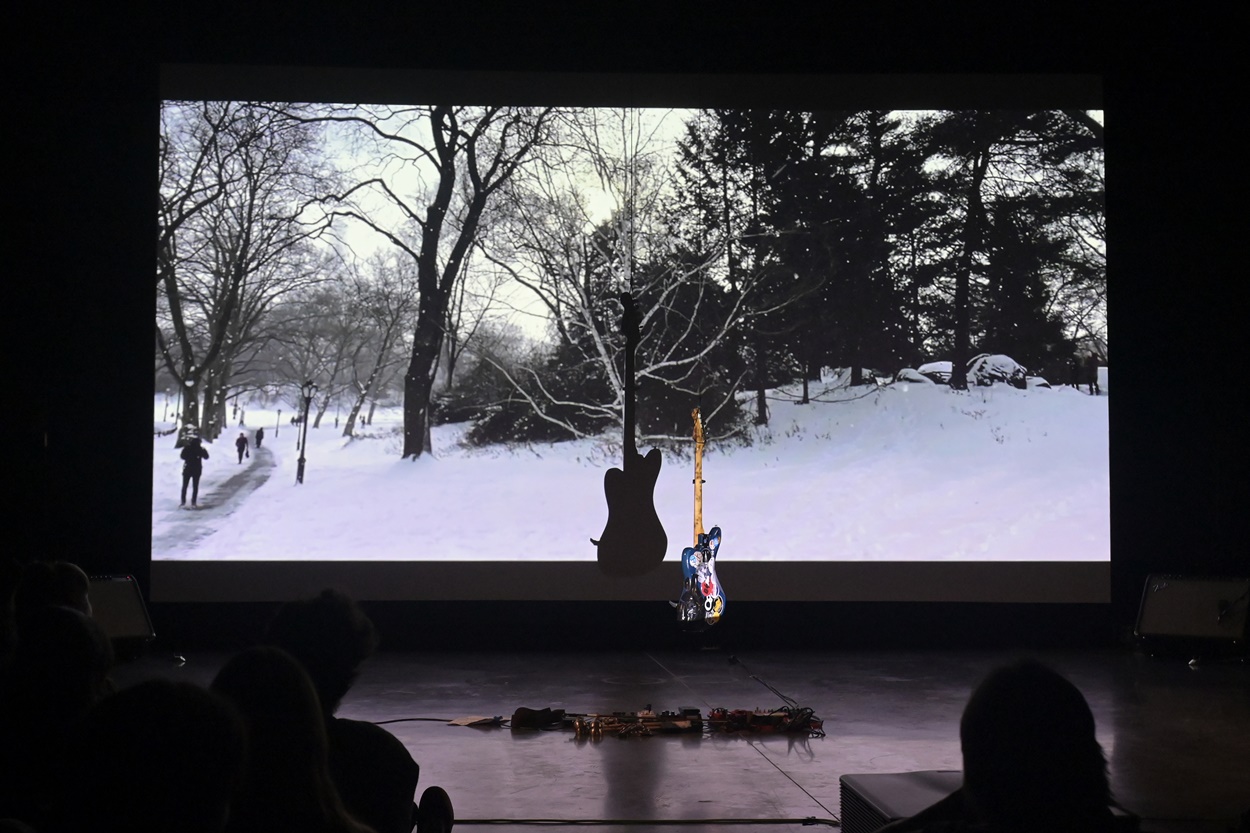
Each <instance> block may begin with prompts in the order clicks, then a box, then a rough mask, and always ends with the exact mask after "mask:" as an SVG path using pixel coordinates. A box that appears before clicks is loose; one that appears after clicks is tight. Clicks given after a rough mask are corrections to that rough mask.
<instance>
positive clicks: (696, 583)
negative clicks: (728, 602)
mask: <svg viewBox="0 0 1250 833" xmlns="http://www.w3.org/2000/svg"><path fill="white" fill-rule="evenodd" d="M720 540H721V532H720V527H719V526H714V527H712V531H711V532H707V533H702V534H700V535H699V543H698V544H697V545H696V546H693V547H686V548H685V549H684V550H682V551H681V572H682V576H683V577H684V579H685V581H684V582H683V584H682V589H681V598H680V599H679V600H678V602H677V614H678V618H679V619H680V620H681V621H682V622H684V623H686V624H694V625H697V624H705V625H715V624H716V623H717V622H718V621H719V620H720V617H721V614H723V613H724V612H725V591H724V589H723V588H722V587H721V583H720V579H718V578H717V577H716V551H717V550H719V549H720Z"/></svg>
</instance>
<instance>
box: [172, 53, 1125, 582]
mask: <svg viewBox="0 0 1250 833" xmlns="http://www.w3.org/2000/svg"><path fill="white" fill-rule="evenodd" d="M159 75H160V80H159V91H160V94H159V99H160V100H162V101H164V100H221V99H231V100H269V101H319V102H329V101H337V102H354V103H386V102H394V101H398V100H409V101H414V100H419V99H421V98H428V99H429V100H444V101H445V100H449V99H454V100H455V101H457V102H458V103H465V104H474V103H488V102H492V103H493V102H498V101H501V100H506V101H507V103H509V104H516V105H525V104H562V105H566V106H576V105H583V106H591V105H598V106H683V107H699V106H702V107H712V106H734V107H758V106H773V107H801V108H821V107H827V108H833V107H847V108H867V107H889V108H891V109H938V108H943V109H949V108H959V107H992V108H1001V107H1019V108H1028V107H1053V106H1058V105H1060V104H1061V105H1062V106H1067V107H1073V106H1076V107H1081V108H1083V109H1101V108H1102V107H1103V78H1102V77H1101V76H1100V75H1095V74H1060V73H1056V74H1031V75H1030V74H1020V75H1009V74H984V75H971V74H758V73H755V74H733V73H707V74H701V73H636V72H622V73H602V72H598V73H590V72H587V73H581V72H560V73H555V72H516V73H513V72H497V71H461V70H456V71H435V70H417V69H405V68H385V69H380V68H361V67H310V66H256V65H241V64H240V65H209V64H172V63H166V64H162V65H160V67H159ZM153 257H155V253H153ZM1113 422H1114V420H1113ZM1108 466H1109V467H1110V466H1111V461H1110V460H1108ZM1113 481H1114V477H1113ZM1112 491H1113V496H1112V503H1114V483H1113V489H1112ZM1115 538H1116V532H1115V527H1114V525H1113V528H1112V543H1113V549H1112V553H1111V556H1110V559H1109V560H1107V561H1097V562H1063V561H1047V562H1007V561H977V562H918V561H905V562H903V561H884V562H865V561H821V562H810V563H802V564H793V565H789V564H785V563H778V562H755V563H752V562H733V561H732V560H727V561H726V562H724V563H719V562H718V565H717V572H718V575H719V577H720V579H721V580H722V582H723V583H724V586H725V588H726V595H727V598H728V600H729V602H730V603H731V604H732V602H734V601H765V602H771V601H813V602H970V603H983V602H984V603H1044V604H1059V603H1077V604H1105V603H1108V602H1110V601H1111V574H1112V563H1113V562H1114V559H1115V553H1114V541H1115ZM149 557H150V556H149ZM671 563H672V564H673V566H676V562H671ZM664 564H665V565H667V564H670V562H669V561H666V562H664ZM679 585H680V575H679V574H678V571H676V570H674V569H656V570H652V571H651V572H649V573H648V574H646V575H644V576H641V577H637V578H618V577H609V576H606V575H605V574H604V573H603V572H602V571H601V570H600V569H599V567H598V565H597V564H596V563H595V562H594V561H586V562H528V563H520V562H503V561H499V562H448V561H384V562H357V561H312V562H269V561H229V562H208V561H183V560H151V561H150V596H151V599H152V601H154V602H273V601H286V600H290V599H296V598H304V597H307V596H310V595H313V594H315V593H317V592H319V591H320V590H321V589H322V588H324V587H327V586H334V587H338V588H340V589H342V590H344V591H346V592H348V593H349V594H351V595H352V596H353V597H355V598H357V599H360V600H369V601H422V600H454V601H466V602H473V601H609V600H610V601H639V602H642V601H646V602H654V601H655V600H657V599H668V598H674V597H676V596H677V595H678V594H679V592H680V586H679Z"/></svg>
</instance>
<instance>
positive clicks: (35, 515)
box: [4, 2, 1247, 644]
mask: <svg viewBox="0 0 1250 833" xmlns="http://www.w3.org/2000/svg"><path fill="white" fill-rule="evenodd" d="M283 5H287V4H283ZM289 5H290V6H291V8H290V9H285V10H275V9H274V6H273V4H246V3H234V4H231V3H224V4H214V5H213V6H212V8H211V9H210V8H206V7H199V8H191V7H190V6H189V5H185V4H177V3H167V4H162V5H160V6H159V7H158V6H157V5H156V4H155V3H151V4H147V5H141V6H139V7H137V9H132V10H131V11H129V12H116V11H114V10H109V11H108V12H104V11H100V10H94V9H89V10H82V11H80V12H76V13H75V16H74V17H73V18H72V19H69V18H68V16H66V19H63V20H56V21H51V22H47V23H46V24H43V25H41V26H40V27H36V29H35V31H31V32H26V33H23V36H22V37H19V38H17V39H16V41H17V44H18V53H17V59H16V61H15V62H14V64H13V67H14V73H15V75H14V83H12V84H11V86H10V89H11V90H12V92H13V93H14V96H15V97H14V101H13V103H12V104H11V105H10V108H9V110H10V112H11V113H12V114H13V115H12V116H11V117H10V119H8V121H9V125H10V127H9V130H8V131H6V132H8V133H10V135H11V137H16V138H17V140H18V142H19V150H18V151H17V152H13V151H10V153H9V159H8V167H9V168H10V169H11V170H12V171H14V172H15V173H17V175H18V176H17V179H16V180H15V181H12V182H11V185H12V187H13V190H12V191H11V192H10V194H9V197H10V200H9V208H10V212H12V211H13V210H14V209H16V211H17V213H18V215H19V217H18V219H17V223H16V225H14V224H13V222H12V220H11V221H10V224H9V228H7V229H6V238H7V239H8V241H9V245H8V249H9V252H10V254H12V255H15V257H10V258H8V262H7V264H6V265H7V267H8V268H7V269H6V271H7V272H8V280H7V281H6V285H7V287H8V293H7V300H6V304H5V307H6V311H7V313H8V316H9V317H11V318H12V319H13V320H12V321H11V323H10V325H9V326H8V327H7V328H6V339H8V340H9V344H8V347H7V349H6V351H5V354H6V358H7V361H6V368H7V370H6V374H5V375H6V377H7V378H6V382H7V384H5V387H6V388H7V392H8V395H9V397H10V398H11V403H10V405H9V407H7V408H6V409H5V411H4V412H5V413H6V415H10V414H11V415H12V416H11V417H10V418H11V420H12V428H11V429H10V431H9V432H6V433H8V435H9V436H11V437H15V438H16V440H15V442H16V445H17V455H16V458H15V459H16V460H17V465H16V466H15V467H13V468H11V469H10V472H9V478H10V483H11V485H15V486H16V490H17V492H18V495H17V497H16V498H14V499H11V504H10V505H11V513H12V517H13V519H14V523H13V528H12V532H11V534H10V535H9V536H7V537H8V539H9V540H12V541H14V542H15V543H16V547H15V550H16V551H17V553H18V554H20V555H27V556H29V555H39V556H44V555H56V556H57V557H63V558H69V559H71V560H75V561H77V562H78V563H80V564H82V565H83V566H84V567H86V568H87V569H88V570H89V571H91V572H101V573H110V572H127V573H134V574H135V575H137V576H139V577H140V579H141V581H142V582H143V583H144V584H145V585H146V576H147V558H148V546H149V540H148V515H147V506H148V503H149V500H150V491H151V484H150V465H149V460H148V448H149V447H150V446H149V443H150V441H151V440H150V435H149V434H148V429H147V426H148V422H149V416H150V414H149V407H150V406H149V404H148V403H149V402H150V396H151V386H152V376H151V374H150V372H149V370H148V368H147V366H146V365H145V363H144V362H143V361H141V360H139V361H136V358H135V357H142V356H146V355H149V350H150V346H151V340H152V338H153V334H152V331H151V323H150V322H151V315H150V310H151V309H152V305H153V289H152V283H151V281H152V280H153V278H152V274H153V268H152V251H151V247H150V245H149V244H148V242H147V240H148V239H152V238H154V236H155V228H154V219H153V218H154V211H155V203H154V199H153V194H154V193H155V188H156V169H155V136H156V135H157V121H156V107H155V102H156V101H157V100H158V91H157V77H158V75H157V68H158V66H159V64H160V63H161V62H162V61H170V62H206V63H210V62H241V63H265V64H289V65H318V64H331V65H333V64H338V65H349V66H376V67H387V66H402V67H413V68H446V69H488V70H518V69H520V70H537V71H587V70H589V71H599V72H605V71H606V72H611V71H628V72H647V71H662V72H779V73H786V72H863V73H879V72H912V73H916V72H943V73H950V72H954V73H977V72H1033V73H1047V72H1093V73H1100V74H1103V75H1104V76H1105V79H1106V110H1107V117H1106V121H1107V137H1108V138H1107V142H1108V162H1107V182H1108V191H1109V195H1108V218H1109V221H1108V225H1109V234H1110V242H1109V246H1108V250H1109V262H1110V269H1111V272H1110V276H1109V277H1110V281H1109V282H1110V286H1111V297H1110V302H1109V307H1110V314H1111V330H1112V331H1113V333H1114V338H1113V339H1112V341H1113V344H1114V350H1113V353H1114V356H1113V364H1114V373H1115V379H1114V385H1113V387H1114V391H1113V394H1114V395H1113V396H1112V399H1111V405H1110V407H1111V423H1112V431H1111V442H1112V446H1111V453H1112V461H1111V462H1112V551H1113V559H1114V561H1113V570H1114V574H1113V582H1114V605H1113V606H1112V607H1111V608H1109V609H1107V610H1104V611H1101V612H1099V613H1090V612H1088V611H1086V612H1081V611H1072V610H1063V609H1060V608H1051V609H1050V610H1049V611H1048V612H1047V611H1042V612H1039V611H1038V610H1035V609H1021V608H1016V609H1009V610H1003V609H1001V608H995V607H993V606H991V607H990V608H980V607H977V606H958V607H957V608H954V609H946V610H943V611H936V609H935V608H933V607H926V606H917V605H896V606H869V607H867V608H856V609H852V608H849V607H847V606H837V607H836V608H835V607H834V606H824V607H820V606H816V607H813V606H811V605H805V606H788V607H786V606H767V605H764V606H755V607H754V609H752V608H750V607H748V606H745V605H744V606H742V607H741V608H740V610H741V611H742V614H741V618H740V621H743V622H745V623H753V624H751V625H750V626H751V627H755V626H758V628H759V629H761V630H759V631H758V632H759V633H763V632H764V629H767V628H771V630H768V633H769V634H773V633H776V634H780V637H779V638H784V636H785V634H787V633H795V632H796V631H795V629H796V628H798V629H803V630H807V631H812V630H818V629H820V628H821V627H823V623H832V624H833V625H836V626H837V628H840V630H837V632H838V633H846V632H848V631H851V630H854V629H855V628H854V627H853V623H854V622H859V623H861V624H863V623H867V625H866V628H867V632H868V633H870V634H873V635H875V636H874V637H873V638H876V639H886V640H887V641H888V640H889V639H891V638H893V639H897V640H898V641H900V642H906V641H908V637H907V635H908V634H913V635H914V634H917V633H922V632H926V633H930V634H933V633H935V631H933V630H932V628H929V630H928V631H926V630H925V628H926V626H928V625H930V624H931V622H932V621H933V619H934V617H935V613H937V612H940V613H941V616H940V617H939V618H941V619H942V620H943V621H948V622H952V621H953V622H955V623H956V624H955V625H953V626H952V627H950V628H947V629H943V630H940V631H937V633H941V634H945V636H943V637H941V638H942V639H945V640H947V641H948V643H950V644H954V643H961V644H962V643H965V642H968V641H970V640H975V639H976V638H977V637H976V636H975V634H976V633H978V632H984V631H985V630H986V629H985V628H984V627H983V626H984V625H985V623H987V622H989V623H993V624H995V625H1001V624H1003V623H1013V626H1014V628H1015V630H1013V631H1011V632H1012V633H1016V634H1017V635H1018V636H1019V638H1024V637H1023V634H1027V633H1036V632H1038V631H1039V630H1040V631H1048V632H1053V633H1054V634H1056V635H1059V634H1061V633H1066V632H1067V631H1068V629H1069V626H1070V625H1071V623H1073V622H1074V621H1076V622H1079V623H1080V625H1079V626H1076V627H1074V628H1073V629H1074V630H1076V631H1077V632H1080V631H1082V630H1084V631H1086V632H1088V631H1089V630H1090V629H1092V630H1093V631H1095V632H1097V633H1099V634H1106V633H1108V632H1110V631H1111V630H1112V629H1114V628H1123V626H1124V625H1125V623H1131V621H1132V618H1133V615H1134V614H1135V611H1136V605H1137V598H1138V596H1139V593H1140V588H1141V584H1142V580H1143V579H1144V577H1145V575H1146V574H1147V573H1149V572H1154V571H1169V572H1178V573H1185V574H1198V573H1207V574H1234V573H1241V574H1244V573H1246V572H1247V567H1246V566H1245V564H1244V562H1243V561H1241V560H1240V552H1241V550H1243V549H1244V546H1239V536H1238V535H1236V534H1235V533H1236V532H1237V531H1238V530H1237V529H1236V526H1235V517H1236V515H1237V514H1238V513H1237V510H1239V509H1241V508H1242V507H1245V506H1246V505H1247V502H1246V497H1247V489H1246V480H1247V478H1246V476H1245V473H1244V471H1245V470H1244V467H1243V461H1244V453H1243V451H1242V443H1241V438H1240V431H1239V430H1238V429H1240V428H1241V425H1242V412H1241V411H1240V410H1239V406H1238V404H1237V400H1238V399H1240V398H1241V397H1240V393H1241V390H1242V388H1243V386H1244V380H1243V379H1242V377H1243V376H1244V374H1242V373H1239V372H1238V371H1240V370H1241V367H1240V366H1239V365H1240V364H1241V362H1242V358H1241V356H1239V355H1238V352H1237V350H1236V348H1239V347H1240V346H1241V339H1240V338H1239V336H1240V334H1241V332H1242V330H1243V327H1244V325H1243V323H1242V317H1243V316H1242V311H1241V308H1240V306H1239V304H1238V302H1236V301H1235V296H1236V295H1237V294H1239V293H1238V291H1237V290H1239V289H1240V286H1239V284H1240V283H1241V282H1242V281H1241V280H1239V279H1241V278H1243V277H1244V275H1245V274H1246V268H1245V266H1244V263H1240V262H1237V261H1234V259H1233V255H1234V251H1235V249H1234V247H1233V239H1234V235H1238V234H1239V232H1240V225H1241V224H1240V222H1239V220H1238V219H1237V218H1239V217H1242V216H1244V213H1245V212H1244V210H1241V211H1236V212H1235V211H1234V205H1235V203H1234V202H1233V200H1234V191H1233V186H1232V183H1233V182H1234V180H1236V179H1240V178H1241V177H1242V175H1243V174H1242V171H1241V170H1240V166H1241V165H1243V164H1244V163H1242V162H1241V161H1240V155H1241V154H1242V153H1243V151H1242V150H1241V149H1240V148H1239V147H1238V146H1237V145H1236V142H1235V138H1236V137H1235V135H1234V134H1233V132H1232V131H1233V127H1232V125H1233V123H1234V121H1235V119H1234V118H1233V115H1232V113H1233V106H1234V103H1235V102H1236V101H1239V100H1240V98H1241V96H1239V95H1238V94H1237V93H1238V92H1239V90H1236V89H1234V88H1233V86H1232V80H1231V79H1232V77H1233V76H1232V74H1231V72H1229V69H1230V68H1231V58H1229V57H1225V56H1226V55H1229V54H1231V52H1229V51H1225V50H1222V49H1221V48H1220V46H1219V44H1218V43H1213V42H1212V41H1211V40H1210V38H1209V33H1210V32H1216V31H1220V30H1221V28H1223V29H1225V30H1228V31H1231V30H1232V29H1233V27H1232V26H1231V23H1230V24H1228V25H1227V26H1224V27H1221V25H1220V23H1219V21H1215V20H1211V19H1210V18H1209V17H1208V19H1206V20H1204V21H1198V22H1192V21H1187V20H1182V19H1176V18H1175V17H1173V18H1170V19H1168V20H1152V19H1150V18H1149V16H1148V15H1147V14H1145V13H1142V12H1140V10H1139V11H1138V12H1135V13H1134V16H1133V19H1132V20H1130V21H1124V20H1114V21H1113V20H1110V19H1108V18H1106V17H1100V16H1099V15H1105V14H1107V13H1105V12H1098V11H1092V10H1090V9H1088V8H1086V9H1083V10H1082V12H1081V15H1080V16H1079V18H1067V17H1064V16H1063V15H1062V14H1060V13H1058V12H1055V13H1054V14H1053V16H1052V17H1047V18H1045V19H1042V18H1040V17H1029V15H1033V14H1034V13H1033V12H1031V11H1029V10H1026V9H1022V10H1020V11H1019V12H1004V11H1003V9H1002V8H1001V6H1000V5H997V4H996V5H995V7H994V12H993V15H994V16H993V18H992V20H993V25H992V26H991V27H988V28H987V26H986V25H985V21H986V20H989V18H986V19H984V20H969V19H965V18H964V16H963V15H949V14H946V15H943V16H942V19H934V20H927V19H920V18H917V19H915V20H912V21H900V20H898V19H891V17H890V15H888V14H887V13H884V12H881V13H877V14H874V15H872V16H867V15H858V13H857V14H856V15H852V16H848V15H849V14H850V13H849V12H847V11H845V9H842V10H841V11H840V12H839V16H838V17H836V18H834V17H833V16H832V15H831V14H825V15H824V16H817V17H810V16H804V15H795V14H787V13H785V12H784V11H782V7H779V6H777V5H775V4H774V5H759V4H756V5H754V6H751V7H748V6H747V5H746V4H740V5H739V4H733V3H730V4H724V3H722V4H717V5H716V6H715V8H716V14H715V15H714V16H707V15H703V14H697V13H695V12H694V11H677V10H674V8H671V7H667V6H661V5H660V4H654V5H646V4H633V5H630V6H628V7H627V8H622V7H620V6H619V5H617V4H580V6H579V8H578V10H577V12H576V13H575V14H573V13H570V12H568V11H564V10H556V9H554V8H553V6H554V4H552V5H544V4H542V3H539V4H537V5H536V4H533V3H529V4H522V5H519V6H517V7H515V8H513V7H512V6H507V7H505V6H504V4H497V6H498V7H497V8H495V9H493V10H481V9H478V10H473V9H469V8H466V6H467V4H447V5H446V6H445V7H439V8H430V7H425V6H421V5H417V4H409V5H408V6H406V7H405V8H406V11H405V12H403V13H402V14H399V15H398V16H397V13H396V12H395V11H393V10H385V11H384V10H383V8H382V7H380V6H379V7H377V9H376V11H374V12H372V13H370V11H369V5H368V4H351V5H346V4H344V5H342V6H340V5H339V4H331V3H328V2H312V3H301V4H298V5H297V4H289ZM674 5H676V4H674ZM691 5H694V4H691ZM340 9H344V10H346V9H350V11H340ZM118 15H120V16H118ZM967 16H968V17H975V15H974V14H973V12H972V11H971V10H969V11H968V12H967ZM1199 25H1201V27H1202V29H1201V31H1202V32H1205V33H1208V34H1207V35H1205V36H1204V37H1203V38H1199V36H1198V32H1199V28H1198V27H1199ZM969 32H978V33H980V34H979V35H978V36H977V37H975V38H970V37H969V36H968V33H969ZM136 228H148V229H152V232H153V233H152V235H151V237H150V238H147V239H145V237H144V236H143V235H138V236H136V235H135V233H134V230H135V229H136ZM453 607H454V606H453ZM396 610H397V609H394V608H388V609H383V608H381V607H378V608H377V609H376V612H377V614H378V615H379V616H380V617H382V618H383V619H386V618H388V617H390V618H394V619H395V620H396V622H399V621H409V622H412V621H413V620H412V616H413V612H412V610H411V609H409V610H408V611H407V612H403V611H402V610H401V611H399V612H396ZM567 612H568V613H569V614H570V615H575V616H579V617H585V618H586V620H587V621H588V623H593V622H595V621H598V620H601V619H602V617H601V615H600V614H599V613H596V611H594V610H591V609H586V608H584V607H579V606H577V605H570V606H568V608H567ZM515 613H516V611H512V612H511V613H508V612H506V611H505V612H504V613H503V614H496V616H498V617H499V618H498V619H497V620H492V619H490V618H489V617H488V618H486V619H484V620H483V618H482V616H483V614H482V612H481V611H475V610H471V609H468V608H466V607H465V606H461V607H459V608H454V609H452V608H445V609H438V615H434V614H431V613H429V612H428V611H427V613H425V614H420V616H419V617H418V618H420V619H421V622H422V623H423V624H422V627H425V626H436V625H437V623H438V622H439V621H447V619H448V617H453V618H454V617H461V619H463V620H464V621H468V622H484V624H483V626H482V627H483V631H482V632H483V633H484V634H488V633H490V632H491V630H492V628H496V630H498V629H499V627H503V628H507V627H513V628H514V626H513V625H509V624H508V622H507V619H508V618H511V617H512V616H513V615H515ZM162 614H163V615H166V616H167V618H168V620H169V621H171V622H173V623H175V624H174V627H175V628H176V629H181V631H182V632H185V634H186V636H187V637H188V638H191V637H193V636H194V635H195V633H196V631H197V629H200V628H208V627H213V626H211V625H207V624H201V623H200V617H204V618H205V619H206V620H212V619H213V618H214V617H216V619H217V621H218V625H217V626H216V627H218V628H222V627H223V625H222V624H221V622H222V618H221V617H222V616H226V617H233V621H235V622H236V623H237V629H238V630H239V631H240V632H245V631H247V630H248V629H249V627H250V624H249V623H250V622H251V621H252V620H253V619H256V618H258V617H259V618H263V616H262V613H261V612H258V611H257V610H256V609H244V608H243V607H240V606H231V607H225V608H218V609H216V610H212V611H203V612H196V611H195V610H192V609H191V608H184V609H183V610H182V611H181V612H178V611H175V610H170V611H162ZM634 616H641V619H640V621H641V622H643V625H640V627H643V628H644V630H645V627H647V625H646V624H645V623H646V622H649V621H651V619H650V618H649V615H643V614H639V613H637V611H635V610H627V611H624V612H621V613H619V615H617V616H615V617H614V618H615V620H618V621H626V622H629V621H631V617H634ZM848 617H849V618H848ZM157 618H158V623H157V624H158V628H159V627H160V624H161V622H160V617H159V616H158V617H157ZM427 620H428V621H427ZM531 621H532V620H531ZM1065 623H1066V624H1065ZM729 624H730V622H729V619H727V620H726V623H725V627H726V629H729ZM395 627H396V629H398V630H402V626H401V625H399V624H397V625H396V626H395ZM552 627H555V625H554V624H553V625H552ZM535 628H536V630H535V635H536V636H540V637H541V636H543V635H545V634H546V633H547V631H545V630H544V629H543V627H542V626H541V624H539V625H535ZM742 628H746V629H748V630H749V627H748V624H743V625H742ZM226 630H229V628H226ZM861 630H862V629H861ZM222 632H224V631H222ZM623 632H628V628H626V630H625V631H623ZM744 633H745V631H744ZM484 638H485V637H484ZM657 638H659V637H658V636H657ZM743 638H746V637H745V636H744V637H743ZM769 638H770V639H771V638H773V637H772V636H769ZM864 638H868V637H864ZM929 638H935V637H932V636H931V637H929ZM1073 638H1079V637H1077V636H1074V637H1073ZM913 640H914V637H913Z"/></svg>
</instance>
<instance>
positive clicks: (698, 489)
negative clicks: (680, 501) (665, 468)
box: [690, 408, 703, 547]
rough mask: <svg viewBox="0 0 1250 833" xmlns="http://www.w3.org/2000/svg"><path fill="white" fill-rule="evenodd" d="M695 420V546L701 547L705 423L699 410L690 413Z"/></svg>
mask: <svg viewBox="0 0 1250 833" xmlns="http://www.w3.org/2000/svg"><path fill="white" fill-rule="evenodd" d="M690 416H691V417H693V419H694V545H695V546H696V547H697V546H698V545H699V536H700V535H702V534H703V422H702V421H701V420H700V419H699V409H698V408H695V409H694V410H693V411H691V412H690Z"/></svg>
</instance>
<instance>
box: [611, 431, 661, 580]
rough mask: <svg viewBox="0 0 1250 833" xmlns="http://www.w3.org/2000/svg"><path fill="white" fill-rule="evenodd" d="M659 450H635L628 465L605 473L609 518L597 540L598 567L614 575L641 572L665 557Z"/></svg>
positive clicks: (647, 570)
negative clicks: (659, 503)
mask: <svg viewBox="0 0 1250 833" xmlns="http://www.w3.org/2000/svg"><path fill="white" fill-rule="evenodd" d="M661 459H662V458H661V457H660V450H659V449H658V448H653V449H651V450H650V451H648V452H647V453H646V455H642V454H634V460H633V462H632V463H631V462H627V463H626V464H625V468H624V469H623V470H622V469H617V468H612V469H608V470H607V471H606V472H604V474H603V493H604V496H605V497H607V500H608V522H607V524H606V525H605V526H604V527H603V534H602V535H600V536H599V540H598V541H596V542H595V543H596V544H597V545H598V547H599V567H600V569H602V570H603V572H604V573H606V574H607V575H611V576H640V575H642V574H644V573H647V572H649V571H650V570H652V569H654V568H655V567H656V566H658V565H659V564H660V562H662V561H663V560H664V553H665V552H666V551H667V550H668V535H666V534H665V532H664V526H663V525H662V524H661V523H660V517H659V515H657V514H656V511H655V500H654V494H655V482H656V480H657V479H658V478H659V476H660V463H661Z"/></svg>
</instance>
